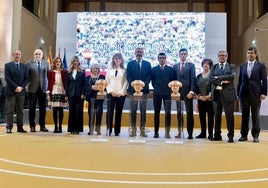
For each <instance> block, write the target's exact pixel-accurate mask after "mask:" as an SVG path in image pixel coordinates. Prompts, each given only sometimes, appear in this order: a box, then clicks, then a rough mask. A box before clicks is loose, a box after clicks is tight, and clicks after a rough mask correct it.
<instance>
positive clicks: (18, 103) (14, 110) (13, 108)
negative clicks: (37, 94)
mask: <svg viewBox="0 0 268 188" xmlns="http://www.w3.org/2000/svg"><path fill="white" fill-rule="evenodd" d="M6 99H7V113H6V122H7V126H6V127H7V129H12V128H13V115H14V114H16V115H17V116H16V123H17V127H18V129H21V128H22V126H23V107H24V100H25V96H23V95H19V94H15V95H10V96H7V97H6Z"/></svg>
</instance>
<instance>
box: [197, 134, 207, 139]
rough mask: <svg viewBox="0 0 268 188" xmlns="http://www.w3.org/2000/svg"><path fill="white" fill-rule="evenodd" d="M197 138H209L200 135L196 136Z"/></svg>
mask: <svg viewBox="0 0 268 188" xmlns="http://www.w3.org/2000/svg"><path fill="white" fill-rule="evenodd" d="M195 138H207V136H206V135H205V134H200V135H198V136H196V137H195Z"/></svg>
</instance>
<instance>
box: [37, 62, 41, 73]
mask: <svg viewBox="0 0 268 188" xmlns="http://www.w3.org/2000/svg"><path fill="white" fill-rule="evenodd" d="M37 68H38V72H39V74H40V73H41V63H40V61H37Z"/></svg>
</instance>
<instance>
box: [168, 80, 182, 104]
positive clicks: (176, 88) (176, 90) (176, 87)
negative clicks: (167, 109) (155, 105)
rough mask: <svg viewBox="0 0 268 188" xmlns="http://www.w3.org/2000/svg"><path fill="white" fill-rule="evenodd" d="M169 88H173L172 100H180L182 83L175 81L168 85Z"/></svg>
mask: <svg viewBox="0 0 268 188" xmlns="http://www.w3.org/2000/svg"><path fill="white" fill-rule="evenodd" d="M168 87H170V88H171V90H172V93H171V100H176V101H178V100H180V93H179V91H180V88H181V87H182V83H181V82H180V81H177V80H174V81H171V82H169V83H168Z"/></svg>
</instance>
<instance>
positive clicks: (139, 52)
mask: <svg viewBox="0 0 268 188" xmlns="http://www.w3.org/2000/svg"><path fill="white" fill-rule="evenodd" d="M143 54H144V50H143V48H141V47H138V48H137V49H136V50H135V56H136V59H135V60H132V61H130V62H129V63H128V65H127V81H128V83H129V84H130V85H129V87H128V93H129V99H130V114H131V115H130V119H131V125H130V126H131V133H130V137H135V136H136V131H137V128H136V119H137V117H136V116H137V107H138V102H139V103H140V114H141V117H140V131H141V133H140V136H141V137H147V135H146V134H145V125H146V106H147V95H148V93H149V83H150V81H151V63H150V62H148V61H145V60H143V59H142V57H143ZM137 80H140V81H142V82H143V83H144V87H143V88H142V90H140V89H141V87H142V86H143V84H141V82H135V81H137ZM133 82H134V83H133ZM132 83H133V84H132ZM137 83H140V84H137ZM135 89H136V90H137V91H135ZM138 90H140V91H138ZM141 92H142V93H141ZM134 94H135V95H134ZM137 94H138V95H139V96H137Z"/></svg>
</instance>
